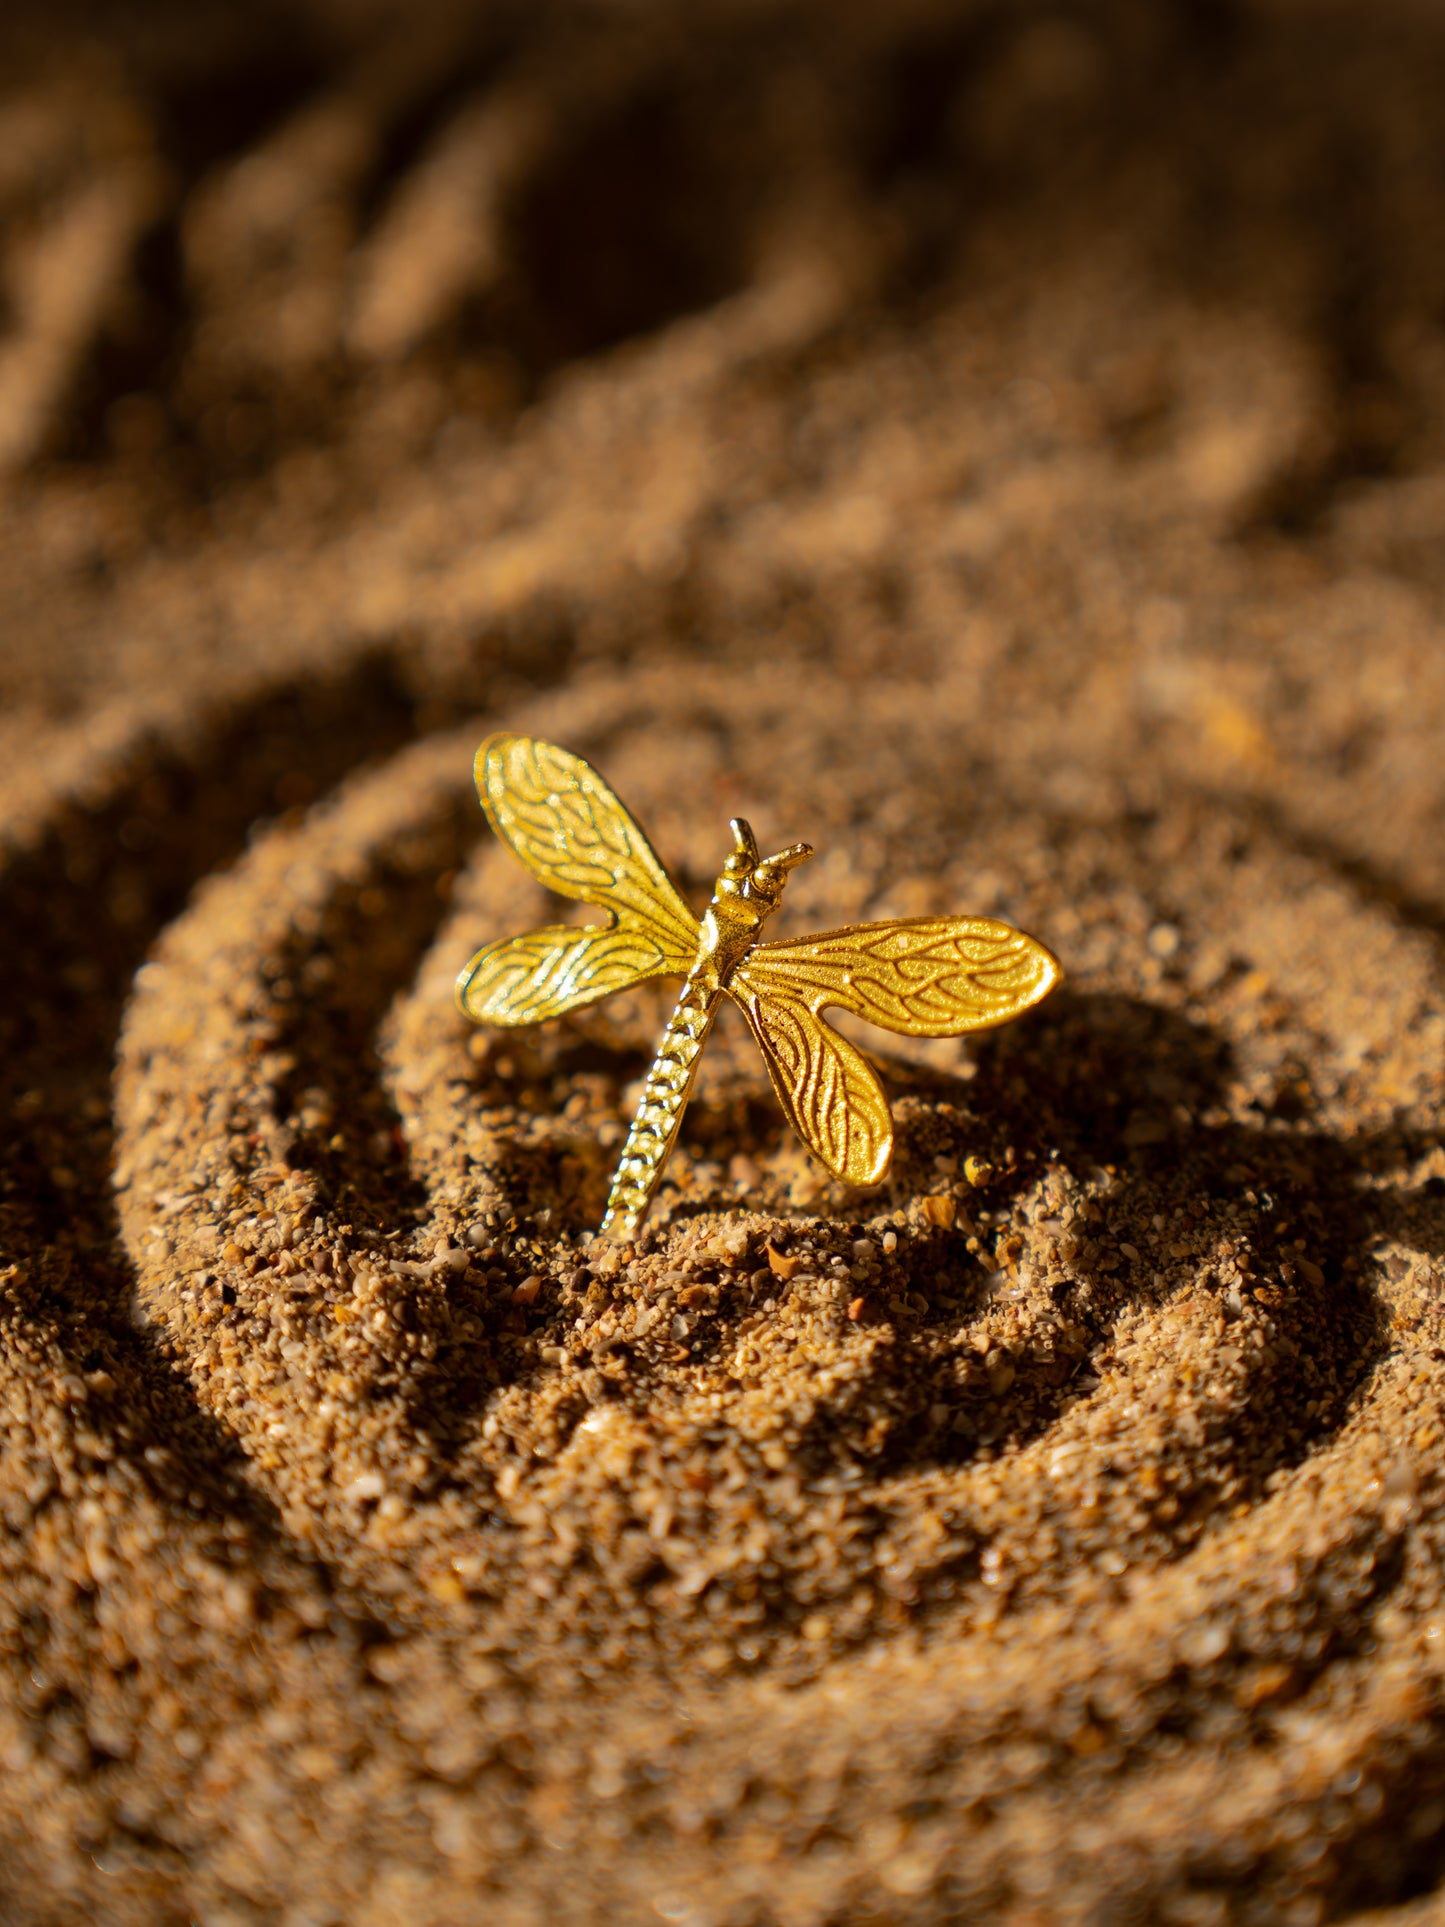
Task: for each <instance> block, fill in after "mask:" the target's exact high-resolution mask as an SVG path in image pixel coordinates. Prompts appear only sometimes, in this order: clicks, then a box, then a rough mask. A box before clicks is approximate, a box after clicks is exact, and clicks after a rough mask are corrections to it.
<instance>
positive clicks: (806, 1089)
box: [727, 950, 893, 1184]
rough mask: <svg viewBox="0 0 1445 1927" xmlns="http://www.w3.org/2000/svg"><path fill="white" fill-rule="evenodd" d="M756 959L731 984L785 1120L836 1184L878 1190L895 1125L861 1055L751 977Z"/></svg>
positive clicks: (777, 990)
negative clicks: (874, 1186)
mask: <svg viewBox="0 0 1445 1927" xmlns="http://www.w3.org/2000/svg"><path fill="white" fill-rule="evenodd" d="M757 954H758V953H757V951H756V950H754V951H753V952H751V954H750V955H749V956H748V957H747V958H746V959H745V960H744V961H743V962H742V963H741V964H739V965H738V967H737V969H736V970H735V971H734V972H733V974H732V976H731V977H730V978H729V979H728V984H727V990H728V995H729V996H730V997H732V999H733V1000H734V1002H735V1003H737V1004H739V1005H741V1007H742V1011H743V1014H744V1016H745V1017H746V1018H747V1020H748V1022H749V1023H750V1024H751V1025H752V1028H753V1035H754V1037H756V1038H757V1040H758V1047H759V1049H760V1050H761V1051H762V1053H763V1061H764V1063H766V1065H767V1067H768V1075H769V1077H771V1078H772V1080H773V1089H774V1090H775V1091H776V1092H777V1094H778V1102H779V1103H780V1104H781V1105H782V1107H783V1115H784V1116H785V1117H786V1118H787V1120H788V1122H789V1124H791V1125H792V1127H793V1129H794V1130H795V1131H796V1132H797V1134H798V1136H799V1137H800V1138H801V1139H802V1140H803V1142H804V1144H806V1145H807V1147H808V1149H809V1150H810V1151H811V1152H812V1153H813V1155H814V1156H815V1157H817V1158H821V1160H822V1161H823V1163H824V1164H826V1165H827V1167H828V1169H829V1170H830V1171H831V1172H832V1173H833V1175H834V1176H835V1177H839V1178H843V1179H845V1180H846V1181H847V1182H848V1183H849V1184H876V1183H877V1182H878V1180H879V1179H880V1178H881V1177H882V1176H883V1174H884V1172H885V1171H886V1170H887V1169H888V1161H889V1159H890V1158H891V1157H892V1156H893V1118H892V1116H891V1114H890V1113H889V1109H888V1099H887V1098H886V1097H885V1096H884V1094H883V1086H882V1085H881V1084H880V1083H879V1082H878V1079H877V1077H876V1075H875V1074H874V1072H873V1070H872V1068H871V1067H870V1065H869V1064H868V1061H867V1059H866V1058H865V1057H864V1056H863V1054H862V1052H861V1051H859V1050H856V1049H855V1048H854V1047H853V1045H852V1044H850V1043H849V1042H848V1040H847V1038H846V1037H840V1036H839V1035H838V1033H837V1031H836V1030H834V1029H833V1027H832V1026H831V1025H830V1024H825V1023H824V1022H823V1020H822V1018H821V1017H819V1016H818V1015H817V1014H816V1012H815V1011H813V1010H811V1009H810V1008H809V1007H808V1005H807V1003H805V1002H804V1001H803V999H802V998H801V997H798V996H796V995H795V994H794V992H793V991H792V989H791V988H790V987H788V986H786V985H780V984H774V983H770V982H768V980H767V976H766V972H761V973H756V972H755V971H754V969H753V963H754V959H755V958H756V957H757Z"/></svg>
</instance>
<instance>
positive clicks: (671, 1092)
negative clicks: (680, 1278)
mask: <svg viewBox="0 0 1445 1927" xmlns="http://www.w3.org/2000/svg"><path fill="white" fill-rule="evenodd" d="M719 994H720V993H719V990H718V987H717V986H716V984H707V983H703V982H699V981H697V980H695V979H694V978H692V977H689V978H688V980H687V982H686V983H685V984H684V985H683V989H682V995H681V996H680V997H679V998H678V1000H677V1007H676V1009H675V1010H674V1011H673V1013H672V1016H671V1017H670V1018H669V1019H668V1023H667V1029H666V1030H665V1031H664V1032H663V1034H662V1042H661V1044H659V1045H658V1048H657V1055H656V1057H654V1058H653V1060H652V1068H651V1070H650V1071H649V1072H648V1073H647V1083H646V1084H645V1086H644V1087H643V1092H642V1102H641V1103H640V1104H639V1105H638V1107H637V1115H636V1117H634V1118H633V1120H632V1129H631V1130H630V1131H629V1132H628V1133H627V1142H626V1144H624V1145H623V1147H622V1156H621V1158H620V1159H619V1160H618V1164H617V1170H616V1172H615V1173H614V1174H613V1178H612V1192H611V1195H610V1197H609V1198H608V1200H607V1215H606V1216H605V1217H604V1218H603V1220H602V1231H603V1233H604V1234H605V1235H609V1236H611V1237H614V1238H630V1237H631V1236H632V1234H633V1232H635V1231H636V1229H637V1227H638V1225H639V1223H640V1222H641V1219H642V1214H643V1212H644V1211H646V1209H647V1207H648V1204H649V1203H650V1202H651V1199H652V1194H653V1192H654V1191H655V1190H656V1188H657V1181H658V1179H659V1178H660V1177H661V1175H662V1167H663V1165H664V1164H665V1163H666V1162H667V1154H668V1152H669V1151H670V1150H671V1149H672V1144H673V1139H674V1138H675V1137H676V1136H677V1129H678V1126H679V1124H681V1122H682V1114H683V1111H684V1110H685V1109H686V1108H687V1100H688V1097H689V1096H690V1094H691V1092H692V1080H693V1077H694V1076H695V1074H696V1071H697V1060H698V1057H699V1056H700V1055H701V1052H702V1047H703V1043H704V1041H705V1040H706V1038H707V1034H708V1031H709V1030H710V1029H711V1028H712V1020H713V1017H714V1016H715V1015H716V1012H717V1005H718V997H719Z"/></svg>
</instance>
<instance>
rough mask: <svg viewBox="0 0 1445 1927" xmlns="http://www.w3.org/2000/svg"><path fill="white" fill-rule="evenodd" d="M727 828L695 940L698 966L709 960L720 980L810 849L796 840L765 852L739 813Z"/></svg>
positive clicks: (755, 936)
mask: <svg viewBox="0 0 1445 1927" xmlns="http://www.w3.org/2000/svg"><path fill="white" fill-rule="evenodd" d="M731 829H732V833H733V843H734V849H733V852H732V855H731V856H729V858H728V860H727V862H726V863H725V864H724V865H723V867H722V870H721V872H720V874H719V876H718V880H717V885H716V887H715V888H714V890H713V897H712V902H711V903H710V904H709V905H708V907H707V915H706V916H705V917H704V918H703V922H702V938H701V942H700V943H699V945H698V965H699V967H702V968H705V967H707V966H709V965H710V966H711V967H712V968H713V969H714V970H716V971H717V973H718V975H719V976H720V977H721V978H722V979H723V980H726V978H727V976H728V974H729V973H730V972H731V971H732V970H733V969H735V968H736V966H737V965H738V964H739V963H741V962H742V960H743V958H744V957H745V956H746V955H747V953H748V952H749V950H751V949H752V947H753V945H754V944H755V943H756V942H757V939H758V932H759V931H760V930H761V929H762V927H763V925H764V924H765V923H766V922H767V920H768V918H769V917H770V916H771V915H772V914H773V912H774V910H776V909H777V907H778V905H779V904H780V903H781V902H782V899H783V886H784V885H785V884H786V883H787V880H788V872H789V870H792V869H795V868H796V867H797V865H798V864H800V863H806V862H807V860H808V858H809V857H810V856H811V855H812V854H813V851H812V847H811V845H810V844H807V843H794V844H792V845H790V847H789V848H788V849H786V850H780V851H779V852H778V854H777V855H776V856H769V857H763V856H760V855H759V854H758V844H757V838H756V837H755V836H754V835H753V832H752V828H751V826H750V825H749V824H748V823H747V822H746V821H745V820H744V819H743V818H742V817H740V816H739V817H734V818H733V820H732V824H731Z"/></svg>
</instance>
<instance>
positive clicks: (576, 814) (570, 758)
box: [476, 731, 698, 1021]
mask: <svg viewBox="0 0 1445 1927" xmlns="http://www.w3.org/2000/svg"><path fill="white" fill-rule="evenodd" d="M476 780H477V794H478V795H479V796H480V797H481V800H482V807H483V808H484V809H485V811H486V812H487V818H488V821H489V822H490V823H491V826H492V828H493V829H494V830H495V831H496V833H497V835H498V836H499V837H500V838H501V840H502V841H503V842H504V843H505V844H506V845H507V847H508V848H509V849H510V850H511V851H512V852H513V854H514V855H515V856H517V857H518V858H520V860H521V861H522V862H523V863H525V864H526V866H527V868H528V869H529V870H530V871H531V872H532V874H533V875H534V876H535V877H538V878H539V879H540V880H541V881H542V882H543V883H545V884H546V886H547V888H548V889H549V890H555V891H556V892H557V894H558V895H559V896H563V897H575V898H577V899H578V900H579V901H581V902H583V903H595V904H597V905H598V906H599V907H600V908H602V909H605V910H610V911H611V912H612V914H613V916H614V918H615V919H616V920H617V927H618V932H619V933H621V932H623V931H627V932H630V933H632V934H633V935H634V936H636V937H637V938H639V939H641V938H643V937H644V936H645V937H646V938H647V939H650V941H651V942H652V944H653V945H654V947H655V949H656V951H657V953H658V955H659V958H660V959H661V961H659V962H658V963H657V964H655V965H654V966H652V968H651V969H649V970H648V971H646V972H644V973H642V974H645V975H653V974H657V973H660V972H680V973H682V974H684V975H685V974H686V973H687V971H688V970H690V969H691V967H692V964H693V961H694V959H695V957H696V955H697V943H698V921H697V918H696V917H695V916H694V915H693V913H692V911H691V910H690V909H689V908H688V905H687V903H686V902H685V901H684V899H683V897H682V895H681V893H680V892H679V891H678V889H677V886H676V885H675V884H674V883H673V881H672V879H671V877H669V876H668V874H667V872H666V870H664V869H663V867H662V865H661V863H659V861H658V860H657V857H656V855H655V854H654V853H653V850H652V847H651V845H650V844H649V843H648V841H647V838H646V837H645V836H644V835H643V834H642V831H641V830H640V829H639V828H638V827H637V825H636V823H634V822H633V820H632V818H631V817H630V816H629V815H628V813H627V811H626V810H625V809H624V808H623V806H622V804H621V803H620V802H619V801H618V799H617V797H616V796H615V795H614V794H613V792H612V791H611V790H610V789H609V788H608V786H607V785H606V783H604V782H603V780H602V778H601V777H600V776H599V775H598V774H597V772H596V770H595V769H593V768H592V766H591V764H590V763H585V762H583V760H582V758H581V757H580V756H574V755H572V754H571V752H570V751H568V750H565V749H559V748H558V747H557V745H556V744H555V743H544V742H541V741H539V740H538V739H537V738H536V737H533V736H513V735H510V734H509V733H507V732H505V731H502V732H499V733H498V734H497V735H495V736H489V737H488V738H487V740H486V741H485V742H484V743H483V744H482V746H481V748H480V749H479V750H478V751H477V758H476ZM538 934H539V935H541V934H548V933H538ZM484 954H485V953H484ZM634 980H635V978H633V979H628V981H634ZM610 987H611V988H613V989H620V988H621V987H622V986H621V984H620V983H616V984H613V985H611V986H610ZM595 994H596V995H598V996H602V995H604V994H605V993H604V992H602V991H598V992H596V993H595ZM489 1021H496V1020H495V1019H493V1020H489ZM514 1021H515V1020H514Z"/></svg>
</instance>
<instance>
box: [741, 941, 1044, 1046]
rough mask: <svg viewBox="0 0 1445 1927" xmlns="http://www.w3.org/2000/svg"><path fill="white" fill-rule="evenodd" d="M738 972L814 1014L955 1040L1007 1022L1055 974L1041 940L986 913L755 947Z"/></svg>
mask: <svg viewBox="0 0 1445 1927" xmlns="http://www.w3.org/2000/svg"><path fill="white" fill-rule="evenodd" d="M746 968H747V972H748V976H749V979H750V980H751V982H752V984H753V985H754V987H755V993H756V995H757V996H759V997H761V998H762V999H763V1000H764V1001H767V1000H768V999H770V998H772V997H776V996H779V995H784V994H785V995H787V996H789V997H791V998H794V999H796V1000H797V1001H798V1002H799V1003H801V1004H803V1005H804V1006H805V1007H806V1008H807V1009H808V1010H810V1011H812V1012H814V1013H815V1014H816V1013H817V1012H818V1011H820V1010H822V1009H824V1008H825V1007H826V1006H828V1005H830V1004H833V1005H837V1006H839V1007H840V1008H842V1009H844V1010H851V1011H852V1012H853V1013H854V1014H855V1015H856V1016H859V1017H862V1018H865V1019H866V1020H867V1022H869V1023H870V1024H880V1025H881V1026H882V1027H883V1029H885V1030H894V1031H900V1032H902V1033H903V1035H904V1036H907V1037H956V1036H957V1035H958V1034H959V1033H960V1032H961V1031H966V1030H984V1029H987V1028H988V1026H989V1025H991V1024H1002V1023H1006V1022H1007V1021H1008V1019H1009V1018H1011V1017H1017V1016H1018V1015H1019V1013H1020V1012H1021V1011H1024V1010H1027V1009H1028V1008H1029V1006H1030V1005H1031V1004H1036V1003H1038V1002H1039V1000H1040V999H1041V998H1043V997H1046V996H1047V995H1048V993H1049V992H1050V991H1051V990H1052V989H1053V987H1054V985H1055V984H1056V983H1057V982H1058V981H1059V978H1060V976H1061V974H1062V973H1061V971H1060V969H1059V965H1058V962H1057V960H1056V959H1055V958H1054V957H1053V955H1052V954H1051V953H1050V952H1049V951H1047V950H1046V949H1045V948H1044V946H1043V945H1042V944H1041V943H1036V942H1035V941H1034V939H1033V938H1032V937H1028V936H1025V935H1024V933H1023V931H1022V930H1015V929H1014V927H1013V925H1012V924H1008V923H998V922H996V921H995V920H994V919H993V918H992V917H910V918H906V919H900V920H896V921H892V922H885V923H864V924H855V925H853V926H852V927H851V928H849V929H844V930H825V931H823V932H822V933H821V934H820V935H818V936H815V937H803V938H799V939H797V940H795V941H793V942H790V943H765V944H758V945H757V946H756V947H755V948H754V949H753V950H751V951H750V952H749V954H748V957H747V963H746Z"/></svg>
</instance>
